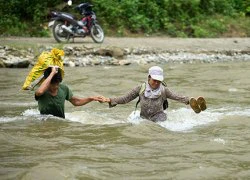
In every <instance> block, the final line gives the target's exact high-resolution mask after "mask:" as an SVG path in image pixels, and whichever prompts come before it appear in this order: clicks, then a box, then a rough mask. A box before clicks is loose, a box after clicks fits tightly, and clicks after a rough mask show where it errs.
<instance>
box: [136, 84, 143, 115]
mask: <svg viewBox="0 0 250 180" xmlns="http://www.w3.org/2000/svg"><path fill="white" fill-rule="evenodd" d="M145 89H146V82H144V83H142V84H141V89H140V91H139V99H138V101H137V102H136V105H135V110H136V109H137V106H138V104H139V102H140V100H141V99H140V95H141V94H143V93H144V92H145Z"/></svg>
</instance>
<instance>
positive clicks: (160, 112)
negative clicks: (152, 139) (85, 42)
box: [103, 66, 206, 122]
mask: <svg viewBox="0 0 250 180" xmlns="http://www.w3.org/2000/svg"><path fill="white" fill-rule="evenodd" d="M163 80H164V76H163V70H162V68H160V67H158V66H153V67H151V68H149V71H148V81H147V82H145V83H143V84H141V85H139V86H137V87H135V88H134V89H132V90H131V91H130V92H128V93H127V94H126V95H124V96H121V97H115V98H105V99H104V100H103V101H104V102H108V103H109V106H110V107H114V106H116V105H117V104H126V103H128V102H130V101H132V100H134V99H135V98H137V97H138V96H139V101H140V105H141V112H140V116H141V117H142V118H145V119H148V120H151V121H154V122H157V121H165V120H166V119H167V115H166V114H165V113H164V109H165V108H167V105H168V104H167V99H172V100H176V101H179V102H182V103H184V104H190V106H191V108H192V109H193V110H194V111H195V112H196V113H200V112H201V111H204V110H205V109H206V101H205V99H204V98H203V97H198V98H197V100H196V99H195V98H193V97H192V98H189V97H186V96H181V95H177V94H175V93H174V92H172V91H171V90H170V89H169V88H168V87H166V86H164V84H163ZM136 106H137V105H136ZM164 106H165V107H164Z"/></svg>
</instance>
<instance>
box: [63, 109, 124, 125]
mask: <svg viewBox="0 0 250 180" xmlns="http://www.w3.org/2000/svg"><path fill="white" fill-rule="evenodd" d="M65 117H66V119H67V120H69V121H72V122H79V123H82V124H103V125H104V124H119V123H125V121H123V120H119V119H115V118H111V117H109V116H108V114H104V113H97V112H86V111H75V112H71V113H65Z"/></svg>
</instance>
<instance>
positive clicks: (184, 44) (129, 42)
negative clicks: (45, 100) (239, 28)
mask: <svg viewBox="0 0 250 180" xmlns="http://www.w3.org/2000/svg"><path fill="white" fill-rule="evenodd" d="M11 44H15V45H20V46H34V45H36V46H37V45H46V46H48V45H51V46H55V45H58V44H57V43H56V41H55V40H54V39H53V38H52V37H51V38H23V37H1V38H0V45H11ZM65 46H86V47H107V46H116V47H121V48H125V47H128V48H132V47H135V48H149V49H161V50H169V51H176V50H184V51H192V52H198V51H224V50H227V51H230V50H240V51H245V50H246V51H250V38H214V39H200V38H185V39H184V38H168V37H141V38H127V37H123V38H116V37H106V38H105V40H104V42H103V43H102V44H96V43H94V42H93V41H92V39H91V38H89V37H87V38H84V39H82V38H76V39H75V42H74V43H67V44H65Z"/></svg>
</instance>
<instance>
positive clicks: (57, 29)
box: [52, 21, 70, 43]
mask: <svg viewBox="0 0 250 180" xmlns="http://www.w3.org/2000/svg"><path fill="white" fill-rule="evenodd" d="M63 24H64V23H63V22H61V21H55V24H54V26H53V30H52V31H53V36H54V38H55V40H56V41H57V42H59V43H67V42H69V39H70V33H68V32H65V31H64V30H63V29H62V25H63Z"/></svg>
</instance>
